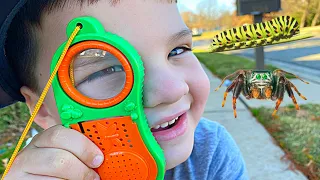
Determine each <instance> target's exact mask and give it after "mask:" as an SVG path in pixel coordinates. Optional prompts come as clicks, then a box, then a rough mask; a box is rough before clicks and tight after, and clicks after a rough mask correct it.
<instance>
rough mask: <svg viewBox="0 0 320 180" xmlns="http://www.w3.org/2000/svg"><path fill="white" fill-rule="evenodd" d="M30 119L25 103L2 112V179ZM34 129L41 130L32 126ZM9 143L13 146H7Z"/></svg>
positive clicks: (0, 163)
mask: <svg viewBox="0 0 320 180" xmlns="http://www.w3.org/2000/svg"><path fill="white" fill-rule="evenodd" d="M29 117H30V115H29V111H28V108H27V106H26V105H25V104H24V103H16V104H13V105H11V106H8V107H6V108H3V109H1V110H0V136H1V138H0V177H1V176H2V174H3V172H4V170H5V167H4V164H5V163H6V161H7V160H8V159H9V158H10V157H11V155H12V153H13V151H14V148H15V145H16V144H17V143H18V140H19V138H20V136H21V134H22V132H23V130H24V128H25V126H26V124H27V121H28V120H29ZM32 128H36V129H37V130H40V128H39V127H38V126H36V125H32ZM27 138H28V137H27ZM8 143H9V144H12V146H7V144H8Z"/></svg>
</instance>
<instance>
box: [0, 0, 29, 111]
mask: <svg viewBox="0 0 320 180" xmlns="http://www.w3.org/2000/svg"><path fill="white" fill-rule="evenodd" d="M26 1H27V0H0V2H1V5H0V25H1V29H0V108H3V107H6V106H8V105H11V104H13V103H15V102H17V101H21V102H24V101H25V99H24V97H23V96H22V95H21V93H20V88H21V83H20V82H19V80H18V78H17V76H16V75H15V73H14V71H13V69H12V68H11V67H10V66H9V63H8V59H7V58H6V53H5V48H4V47H5V41H6V36H7V31H8V29H9V27H10V24H11V22H12V20H13V18H14V17H15V15H16V14H17V13H18V12H19V10H20V9H21V7H23V5H24V4H25V3H26Z"/></svg>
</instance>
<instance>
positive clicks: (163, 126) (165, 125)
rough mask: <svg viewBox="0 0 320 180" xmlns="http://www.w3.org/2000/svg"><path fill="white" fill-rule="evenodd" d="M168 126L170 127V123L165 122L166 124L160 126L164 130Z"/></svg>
mask: <svg viewBox="0 0 320 180" xmlns="http://www.w3.org/2000/svg"><path fill="white" fill-rule="evenodd" d="M168 125H169V123H168V122H165V123H163V124H161V125H160V126H161V127H162V128H165V127H167V126H168Z"/></svg>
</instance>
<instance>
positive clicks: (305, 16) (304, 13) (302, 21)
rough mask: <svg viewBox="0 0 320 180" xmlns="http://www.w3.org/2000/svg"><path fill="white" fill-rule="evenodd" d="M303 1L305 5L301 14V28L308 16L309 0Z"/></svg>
mask: <svg viewBox="0 0 320 180" xmlns="http://www.w3.org/2000/svg"><path fill="white" fill-rule="evenodd" d="M304 2H305V7H304V10H303V14H302V17H301V22H300V28H303V27H304V26H305V23H306V19H307V16H308V11H309V4H310V0H304Z"/></svg>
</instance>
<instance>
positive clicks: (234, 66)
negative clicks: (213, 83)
mask: <svg viewBox="0 0 320 180" xmlns="http://www.w3.org/2000/svg"><path fill="white" fill-rule="evenodd" d="M195 55H196V56H197V57H198V59H199V61H200V62H201V63H203V64H204V65H206V67H207V68H208V69H209V70H210V71H211V72H212V73H213V74H215V75H216V76H218V77H219V78H221V79H223V78H224V77H226V76H227V75H229V74H231V73H233V72H235V71H237V70H238V69H255V67H256V64H255V62H254V61H251V60H249V59H246V58H243V57H238V56H233V55H226V54H222V53H206V52H203V53H195ZM265 69H266V70H271V71H273V70H275V69H277V67H275V66H272V65H266V66H265ZM286 77H287V78H289V79H291V78H293V76H289V75H288V76H286Z"/></svg>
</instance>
